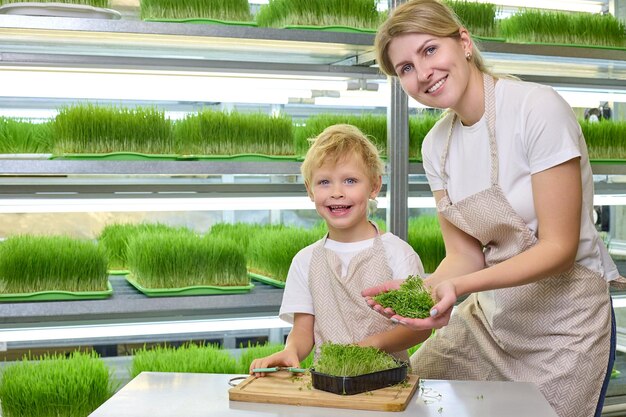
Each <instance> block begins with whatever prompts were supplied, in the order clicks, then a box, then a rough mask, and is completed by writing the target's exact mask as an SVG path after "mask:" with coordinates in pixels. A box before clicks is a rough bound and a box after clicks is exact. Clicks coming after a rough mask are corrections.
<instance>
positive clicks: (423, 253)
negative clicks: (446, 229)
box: [407, 216, 446, 273]
mask: <svg viewBox="0 0 626 417" xmlns="http://www.w3.org/2000/svg"><path fill="white" fill-rule="evenodd" d="M407 242H408V244H409V245H411V247H413V249H415V252H417V253H418V254H419V256H420V259H421V260H422V264H423V265H424V272H427V273H432V272H434V271H435V269H437V266H439V264H440V263H441V261H442V260H443V258H444V257H445V256H446V247H445V245H444V242H443V235H442V234H441V227H440V226H439V220H438V219H437V217H436V216H419V217H411V218H410V219H409V230H408V235H407Z"/></svg>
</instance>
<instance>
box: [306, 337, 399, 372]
mask: <svg viewBox="0 0 626 417" xmlns="http://www.w3.org/2000/svg"><path fill="white" fill-rule="evenodd" d="M398 366H399V365H398V362H397V361H396V359H395V358H394V357H393V356H391V355H389V354H388V353H386V352H383V351H381V350H378V349H376V348H374V347H371V346H368V347H363V346H357V345H346V344H337V343H330V342H325V343H323V344H322V346H321V347H320V356H319V358H318V360H317V361H316V363H315V371H316V372H319V373H322V374H327V375H332V376H357V375H365V374H371V373H373V372H379V371H385V370H387V369H392V368H397V367H398Z"/></svg>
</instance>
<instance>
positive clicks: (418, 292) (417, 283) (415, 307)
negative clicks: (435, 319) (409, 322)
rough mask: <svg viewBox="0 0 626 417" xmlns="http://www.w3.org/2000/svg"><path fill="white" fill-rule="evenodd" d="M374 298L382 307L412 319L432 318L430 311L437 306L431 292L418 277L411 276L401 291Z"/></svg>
mask: <svg viewBox="0 0 626 417" xmlns="http://www.w3.org/2000/svg"><path fill="white" fill-rule="evenodd" d="M372 298H373V299H374V301H376V302H377V303H378V304H380V305H381V306H383V307H385V308H387V307H389V308H391V309H392V310H393V311H395V312H396V314H397V315H399V316H402V317H407V318H411V319H424V318H427V317H430V309H431V308H433V306H434V305H435V302H434V301H433V299H432V297H431V295H430V291H428V289H427V288H426V287H425V286H424V284H423V281H422V279H421V278H420V277H419V276H417V275H411V276H409V277H408V278H407V279H406V280H405V281H404V282H403V283H402V285H400V288H399V289H397V290H391V291H387V292H384V293H381V294H378V295H376V296H374V297H372Z"/></svg>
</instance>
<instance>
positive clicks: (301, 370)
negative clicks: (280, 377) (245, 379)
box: [252, 366, 308, 374]
mask: <svg viewBox="0 0 626 417" xmlns="http://www.w3.org/2000/svg"><path fill="white" fill-rule="evenodd" d="M278 371H289V372H291V373H293V374H303V373H305V372H307V371H308V369H304V368H294V367H284V366H275V367H273V368H254V369H253V370H252V372H254V373H257V372H267V373H269V372H278Z"/></svg>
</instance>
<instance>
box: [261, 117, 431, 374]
mask: <svg viewBox="0 0 626 417" xmlns="http://www.w3.org/2000/svg"><path fill="white" fill-rule="evenodd" d="M301 172H302V175H303V177H304V184H305V186H306V189H307V193H308V195H309V197H310V198H311V201H313V202H314V203H315V209H316V210H317V212H318V214H319V215H320V216H321V217H322V218H323V219H324V221H325V222H326V225H327V226H328V234H327V235H326V236H325V237H324V238H322V239H321V240H319V241H318V242H316V243H314V244H312V245H310V246H307V247H306V248H304V249H302V250H301V251H300V252H299V253H298V254H297V255H296V256H295V257H294V259H293V261H292V263H291V267H290V269H289V273H288V276H287V284H286V287H285V292H284V294H283V301H282V305H281V308H280V313H279V315H280V317H281V319H283V320H285V321H287V322H289V323H293V328H292V330H291V332H290V333H289V336H288V337H287V342H286V345H285V349H284V350H283V351H281V352H278V353H275V354H273V355H270V356H268V357H265V358H261V359H256V360H255V361H253V362H252V364H251V366H250V372H251V373H252V370H253V369H255V368H267V367H273V366H287V367H299V366H300V362H301V361H302V360H303V359H304V358H306V357H307V356H308V354H309V353H310V352H311V349H313V348H314V347H315V348H316V355H317V353H319V347H320V346H321V344H322V343H323V342H326V341H331V342H333V343H358V344H359V345H362V346H374V347H377V348H379V349H381V350H384V351H387V352H389V353H391V354H393V355H394V356H396V357H398V358H399V359H402V360H407V359H408V357H407V353H406V349H407V348H408V347H410V346H413V345H415V344H417V343H419V342H421V341H422V340H424V339H425V338H426V337H428V335H429V334H430V331H428V332H415V331H412V330H407V329H406V328H405V327H404V326H397V325H395V324H393V323H391V322H390V321H389V320H387V319H386V318H384V317H383V316H381V315H380V314H377V313H376V312H374V311H372V310H371V309H370V308H369V307H368V306H367V304H366V303H365V302H364V300H363V297H362V296H361V290H363V289H364V288H368V287H372V286H375V285H379V284H380V283H382V282H384V281H385V280H388V279H403V278H406V277H407V276H408V275H413V274H420V275H423V273H424V271H423V267H422V263H421V261H420V259H419V257H418V255H417V254H416V253H415V251H413V249H412V248H411V247H410V246H409V245H408V244H407V243H406V242H404V241H403V240H401V239H400V238H398V237H397V236H395V235H393V234H391V233H381V232H379V230H378V228H377V227H376V225H375V224H374V223H373V222H370V221H369V220H368V207H369V205H370V202H371V201H374V199H375V198H376V197H377V196H378V193H379V191H380V188H381V186H382V174H383V163H382V161H381V160H380V156H379V153H378V150H377V149H376V147H375V146H374V145H373V144H372V143H371V142H370V141H369V140H368V139H367V138H366V137H365V135H364V134H363V133H362V132H361V131H360V130H359V129H357V128H356V127H354V126H351V125H346V124H338V125H333V126H330V127H328V128H326V129H325V130H324V131H323V132H322V133H321V134H320V135H319V136H318V137H317V138H315V139H314V140H313V143H312V145H311V148H310V149H309V151H308V152H307V154H306V157H305V160H304V162H303V163H302V167H301ZM257 375H258V376H262V375H263V374H262V373H257Z"/></svg>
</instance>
